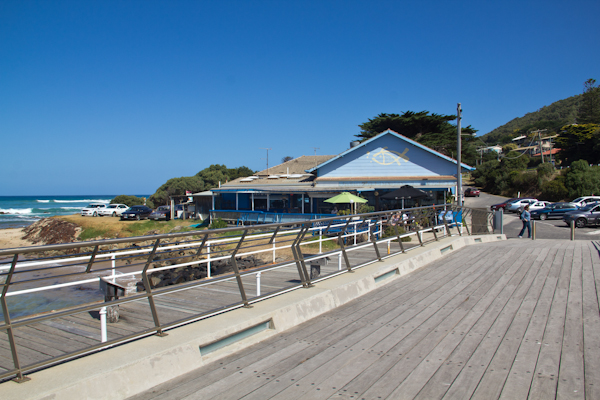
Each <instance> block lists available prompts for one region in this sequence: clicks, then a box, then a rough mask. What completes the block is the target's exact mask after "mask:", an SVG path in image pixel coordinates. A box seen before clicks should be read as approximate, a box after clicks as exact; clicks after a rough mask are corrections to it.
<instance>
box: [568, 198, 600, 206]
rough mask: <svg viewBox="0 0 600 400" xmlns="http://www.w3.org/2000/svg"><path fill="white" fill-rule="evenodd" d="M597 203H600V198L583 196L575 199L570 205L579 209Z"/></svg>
mask: <svg viewBox="0 0 600 400" xmlns="http://www.w3.org/2000/svg"><path fill="white" fill-rule="evenodd" d="M598 201H600V196H584V197H578V198H576V199H575V200H573V201H571V203H573V204H575V205H576V206H577V207H579V208H582V207H585V206H587V205H588V204H590V203H596V202H598Z"/></svg>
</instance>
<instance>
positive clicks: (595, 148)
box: [556, 124, 600, 165]
mask: <svg viewBox="0 0 600 400" xmlns="http://www.w3.org/2000/svg"><path fill="white" fill-rule="evenodd" d="M556 147H558V148H559V149H560V152H559V153H558V158H559V159H560V160H561V161H562V162H563V163H565V164H567V165H569V164H571V163H572V162H573V161H577V160H581V159H585V160H588V161H589V162H591V163H593V164H598V163H600V125H596V124H585V125H568V126H563V129H562V132H561V133H560V135H559V136H558V137H557V138H556Z"/></svg>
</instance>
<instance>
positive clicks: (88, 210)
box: [81, 203, 106, 217]
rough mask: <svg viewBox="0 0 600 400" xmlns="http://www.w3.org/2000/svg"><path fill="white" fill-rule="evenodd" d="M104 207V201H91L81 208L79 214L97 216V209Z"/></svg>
mask: <svg viewBox="0 0 600 400" xmlns="http://www.w3.org/2000/svg"><path fill="white" fill-rule="evenodd" d="M103 208H106V204H104V203H91V204H89V205H87V206H85V207H83V208H82V209H81V216H82V217H86V216H92V217H97V216H98V211H99V210H100V209H103Z"/></svg>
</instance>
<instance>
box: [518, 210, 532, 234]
mask: <svg viewBox="0 0 600 400" xmlns="http://www.w3.org/2000/svg"><path fill="white" fill-rule="evenodd" d="M521 220H522V221H523V229H521V232H520V233H519V239H522V238H523V233H525V228H527V237H528V238H531V214H530V213H529V205H526V206H525V208H524V209H523V212H522V213H521Z"/></svg>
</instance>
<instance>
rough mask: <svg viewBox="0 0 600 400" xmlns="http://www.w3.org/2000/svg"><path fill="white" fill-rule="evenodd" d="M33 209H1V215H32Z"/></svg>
mask: <svg viewBox="0 0 600 400" xmlns="http://www.w3.org/2000/svg"><path fill="white" fill-rule="evenodd" d="M32 211H33V208H0V214H9V215H19V214H31V212H32Z"/></svg>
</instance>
